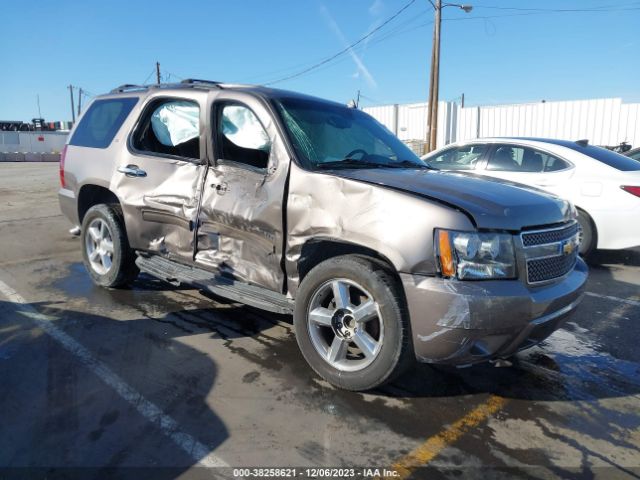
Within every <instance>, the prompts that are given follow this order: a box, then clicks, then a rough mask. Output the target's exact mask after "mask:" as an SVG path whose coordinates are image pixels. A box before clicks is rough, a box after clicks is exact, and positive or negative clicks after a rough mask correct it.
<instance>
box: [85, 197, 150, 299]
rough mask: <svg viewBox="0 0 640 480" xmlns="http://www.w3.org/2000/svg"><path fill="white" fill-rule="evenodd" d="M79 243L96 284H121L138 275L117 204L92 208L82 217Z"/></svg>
mask: <svg viewBox="0 0 640 480" xmlns="http://www.w3.org/2000/svg"><path fill="white" fill-rule="evenodd" d="M80 242H81V244H82V257H83V261H84V265H85V267H86V269H87V271H88V272H89V276H90V277H91V280H92V281H93V283H95V284H96V285H98V286H101V287H107V288H118V287H123V286H126V285H128V284H129V283H131V282H133V281H134V280H135V279H136V277H137V276H138V273H139V272H140V271H139V270H138V267H137V265H136V264H135V252H134V251H133V250H132V249H131V247H130V246H129V240H128V239H127V233H126V230H125V227H124V219H123V216H122V209H121V208H120V206H117V205H105V204H100V205H95V206H93V207H91V208H90V209H89V211H87V213H86V214H85V216H84V219H83V220H82V232H81V234H80Z"/></svg>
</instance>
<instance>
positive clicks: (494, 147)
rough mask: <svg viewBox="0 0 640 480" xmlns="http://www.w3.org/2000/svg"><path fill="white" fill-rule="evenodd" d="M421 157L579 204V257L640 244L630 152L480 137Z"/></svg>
mask: <svg viewBox="0 0 640 480" xmlns="http://www.w3.org/2000/svg"><path fill="white" fill-rule="evenodd" d="M633 152H634V151H631V152H629V153H628V155H629V154H633ZM635 152H636V153H635V155H638V151H637V150H635ZM422 159H423V161H425V162H426V163H427V164H428V165H429V166H431V167H433V168H436V169H439V170H465V171H471V172H473V173H475V174H480V175H488V176H491V177H498V178H502V179H506V180H511V181H514V182H518V183H522V184H525V185H528V186H532V187H536V188H540V189H543V190H546V191H548V192H551V193H554V194H556V195H558V196H560V197H562V198H565V199H567V200H569V201H571V202H572V203H573V204H574V205H575V206H576V207H577V208H578V221H579V222H580V227H581V235H582V237H581V245H580V253H581V254H582V255H588V254H589V253H590V252H592V251H593V250H595V249H624V248H631V247H635V246H638V245H640V221H639V218H640V162H637V161H635V160H632V159H631V158H629V157H628V156H624V155H621V154H619V153H615V152H612V151H610V150H607V149H604V148H601V147H596V146H593V145H589V143H588V142H587V141H585V140H579V141H576V142H574V141H569V140H551V139H542V138H483V139H476V140H473V141H467V142H462V143H457V144H454V145H448V146H446V147H444V148H443V149H440V150H438V151H436V152H433V153H431V154H428V155H425V156H423V157H422Z"/></svg>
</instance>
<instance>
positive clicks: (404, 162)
mask: <svg viewBox="0 0 640 480" xmlns="http://www.w3.org/2000/svg"><path fill="white" fill-rule="evenodd" d="M385 167H389V168H431V167H430V166H429V165H427V164H426V163H422V162H420V163H417V162H414V161H411V160H400V161H399V162H392V163H388V164H385Z"/></svg>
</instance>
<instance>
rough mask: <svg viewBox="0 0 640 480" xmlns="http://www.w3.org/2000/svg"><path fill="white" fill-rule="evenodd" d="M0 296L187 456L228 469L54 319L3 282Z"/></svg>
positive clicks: (204, 446)
mask: <svg viewBox="0 0 640 480" xmlns="http://www.w3.org/2000/svg"><path fill="white" fill-rule="evenodd" d="M0 293H2V294H3V295H4V296H5V297H7V298H8V299H9V300H11V301H12V302H14V303H15V304H17V310H18V313H20V314H22V315H24V316H25V317H28V318H30V319H31V320H33V321H34V322H35V323H36V324H37V325H38V327H40V328H41V329H42V330H44V331H45V332H46V333H47V334H48V335H50V336H51V337H52V338H53V339H54V340H56V341H57V342H58V343H59V344H60V345H61V346H62V347H63V348H64V349H66V350H67V351H68V352H70V353H71V354H73V355H75V356H76V357H77V358H78V360H79V361H80V363H82V365H84V366H85V367H87V368H88V369H89V370H91V371H92V372H93V373H94V374H95V375H97V376H98V378H100V379H101V380H102V381H103V382H104V383H106V384H107V385H109V386H110V387H111V388H113V389H114V390H115V391H116V393H118V395H120V396H121V397H122V398H123V399H124V400H126V401H127V402H129V403H130V404H131V405H132V406H133V407H134V408H135V409H136V410H137V411H138V413H140V414H141V415H142V416H143V417H144V418H146V419H147V420H148V421H150V422H151V423H152V424H153V425H155V426H156V427H158V428H159V429H160V430H161V431H162V433H163V434H164V435H166V436H167V437H169V438H170V439H171V440H172V441H173V442H174V443H175V444H176V445H177V446H178V447H180V448H181V449H182V450H183V451H185V452H186V453H187V455H189V456H190V457H191V458H193V460H194V461H195V462H196V463H197V464H198V465H199V466H202V467H228V466H229V465H228V464H227V462H225V461H224V460H222V459H221V458H220V457H217V456H215V455H213V454H211V453H209V452H210V451H211V450H212V449H211V448H209V447H207V446H206V445H204V444H202V443H200V442H198V441H197V440H196V439H195V438H194V437H192V436H191V435H189V434H188V433H186V432H184V431H182V430H180V426H179V425H178V422H176V421H175V420H174V419H173V418H171V417H170V416H169V415H167V414H165V413H164V412H163V411H162V410H161V409H160V408H159V407H158V406H156V405H155V404H153V403H151V402H150V401H149V400H147V399H146V398H144V397H143V396H142V394H141V393H139V392H138V391H136V390H135V389H134V388H132V387H131V386H130V385H128V384H127V383H126V382H125V381H124V380H122V378H120V377H119V376H118V375H117V374H116V373H114V372H113V371H112V370H111V369H110V368H109V367H107V366H106V365H105V364H104V363H102V362H101V361H100V360H98V359H97V358H96V357H94V356H93V355H92V354H91V352H90V351H89V350H87V348H85V347H84V346H83V345H81V344H80V343H78V341H77V340H75V339H73V338H72V337H70V336H69V335H67V334H66V333H65V332H63V331H62V330H60V329H59V328H58V327H56V326H55V325H54V324H53V323H52V320H55V317H51V316H47V315H43V314H41V313H38V311H37V310H36V309H35V308H33V307H32V306H31V305H29V304H28V303H27V302H26V301H25V299H24V298H22V296H21V295H20V294H18V293H17V292H16V291H15V290H14V289H13V288H11V287H10V286H9V285H7V284H6V283H4V282H3V281H2V280H0Z"/></svg>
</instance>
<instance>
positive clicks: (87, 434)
mask: <svg viewBox="0 0 640 480" xmlns="http://www.w3.org/2000/svg"><path fill="white" fill-rule="evenodd" d="M34 310H35V311H36V312H38V314H42V315H45V316H46V317H39V316H38V314H35V315H34V313H33V312H34ZM196 313H199V312H196ZM172 317H173V315H172V314H169V315H167V316H165V317H160V318H157V319H151V318H146V317H141V318H134V319H131V320H114V319H113V318H111V317H110V316H109V315H108V314H106V315H100V314H95V313H88V312H86V311H75V310H71V309H68V308H64V307H62V306H60V304H57V303H49V302H47V303H34V304H28V305H26V306H20V305H16V304H14V303H10V302H3V301H0V357H1V358H2V362H3V368H2V369H0V384H1V385H2V390H3V392H4V393H3V394H2V395H0V411H2V412H3V415H2V417H3V427H2V429H0V465H3V466H11V467H20V468H21V469H22V470H21V471H20V474H21V475H22V474H25V473H27V472H31V473H32V474H33V477H34V478H35V477H42V474H43V473H44V472H46V476H47V477H49V476H50V475H53V477H50V478H57V477H55V471H56V470H57V469H63V470H64V471H66V472H67V474H68V475H69V477H68V478H76V477H77V478H93V477H94V476H95V477H96V478H98V477H100V478H102V477H101V475H105V476H109V477H111V478H143V477H144V478H154V479H160V480H162V479H172V478H177V477H178V476H180V475H182V474H183V473H184V472H186V471H188V470H190V469H191V471H190V475H192V474H195V476H196V477H197V478H199V476H198V475H199V473H198V472H200V473H202V472H205V473H206V469H201V468H196V469H195V470H192V467H194V466H195V467H200V466H201V465H200V463H199V462H201V461H203V460H206V458H205V457H209V456H210V455H214V456H215V455H216V454H215V452H216V450H217V448H218V447H219V445H220V444H221V443H223V442H224V441H225V440H226V439H227V438H228V437H229V432H228V430H227V427H226V426H225V424H224V423H223V422H222V420H221V419H220V418H219V417H218V416H217V415H216V413H215V412H214V411H213V410H212V409H211V408H210V407H209V404H208V402H207V397H208V396H210V395H211V392H212V391H214V390H215V383H216V377H217V366H216V363H215V362H214V361H213V360H212V358H211V356H210V355H208V354H206V353H205V352H203V351H202V350H199V349H196V348H193V347H191V346H189V345H187V344H185V342H183V341H179V337H183V336H185V335H188V333H187V332H185V330H184V329H180V328H167V326H168V325H170V324H171V323H172V322H175V319H173V318H172ZM43 318H44V319H43ZM38 322H41V323H40V325H38ZM42 322H45V323H42ZM48 322H50V325H51V326H52V330H48V329H46V328H45V329H44V331H43V329H42V328H38V327H42V325H44V324H49V323H48ZM187 325H188V324H187ZM203 330H204V327H201V326H198V327H194V329H193V333H194V334H195V333H201V332H202V331H203ZM46 332H49V334H48V335H47V334H45V333H46ZM197 447H203V448H200V449H199V448H197ZM29 475H31V474H29ZM207 475H209V476H210V475H211V472H209V473H207ZM21 478H22V477H21ZM24 478H26V477H24ZM64 478H67V477H64ZM189 478H194V477H193V476H190V477H189ZM209 478H210V477H209Z"/></svg>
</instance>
